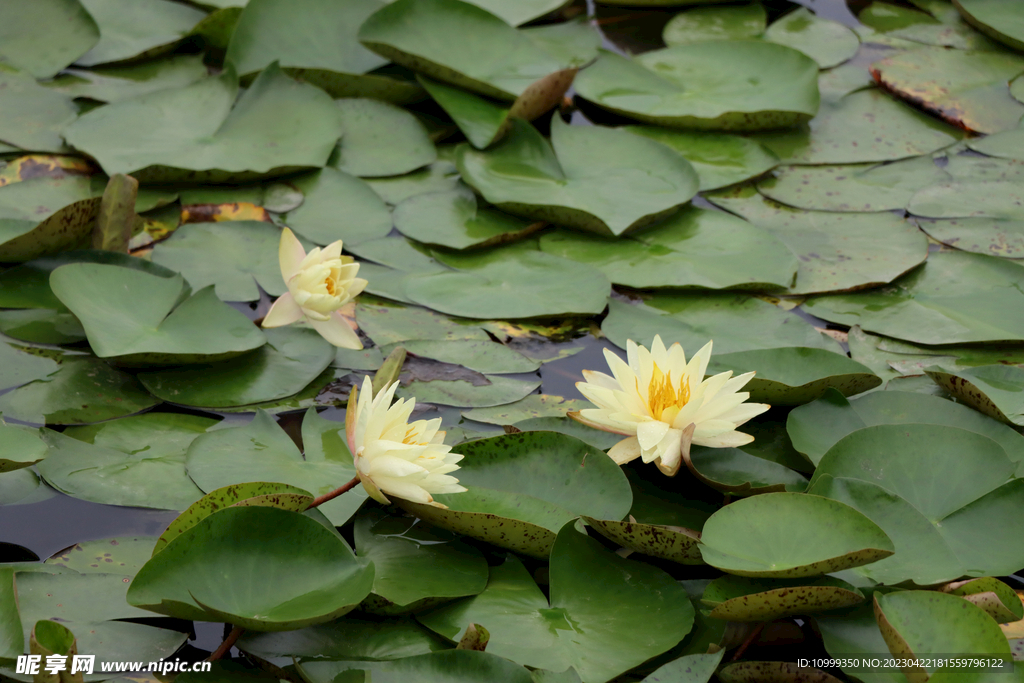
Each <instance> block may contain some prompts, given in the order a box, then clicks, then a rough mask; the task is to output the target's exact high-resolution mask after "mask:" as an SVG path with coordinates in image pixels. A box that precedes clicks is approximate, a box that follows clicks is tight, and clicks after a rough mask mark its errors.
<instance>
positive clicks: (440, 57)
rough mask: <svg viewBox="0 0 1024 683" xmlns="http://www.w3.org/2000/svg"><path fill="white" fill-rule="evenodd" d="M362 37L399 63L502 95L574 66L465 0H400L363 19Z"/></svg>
mask: <svg viewBox="0 0 1024 683" xmlns="http://www.w3.org/2000/svg"><path fill="white" fill-rule="evenodd" d="M452 35H458V36H461V39H460V40H457V41H453V40H451V39H450V38H451V36H452ZM359 40H360V42H362V43H363V45H365V46H366V47H368V48H370V49H371V50H373V51H374V52H376V53H377V54H380V55H382V56H384V57H386V58H387V59H390V60H391V61H393V62H395V63H396V64H400V65H402V66H404V67H407V68H409V69H412V70H413V71H417V72H422V73H424V74H426V75H427V76H429V77H431V78H434V79H436V80H439V81H443V82H445V83H449V84H451V85H454V86H457V87H460V88H464V89H466V90H470V91H472V92H475V93H479V94H480V95H484V96H487V97H493V98H496V99H499V100H508V101H512V100H514V99H516V97H517V96H518V95H520V94H521V93H522V92H523V91H524V90H526V89H527V88H528V87H529V86H530V85H531V84H532V83H534V82H536V81H538V80H540V79H541V78H543V77H544V76H547V75H548V74H551V73H554V72H556V71H561V70H562V69H565V68H567V67H569V66H572V65H571V64H567V63H563V62H562V60H560V59H559V55H552V54H549V53H548V52H547V51H546V50H544V49H543V48H542V47H541V46H540V45H538V44H537V43H536V42H534V41H533V40H531V39H530V37H529V36H528V34H526V33H524V32H521V31H518V30H516V29H514V28H512V27H511V26H509V25H508V24H506V23H505V22H504V21H503V20H502V19H500V18H499V17H497V16H495V15H493V14H491V13H490V12H488V11H487V10H485V9H481V8H480V7H477V6H475V5H471V4H469V3H466V2H461V1H460V0H398V1H397V2H393V3H391V4H389V5H387V6H385V7H383V8H382V9H380V10H378V11H377V12H376V13H374V14H373V15H371V16H370V17H369V18H368V19H367V20H366V21H365V22H363V25H362V26H361V27H360V29H359Z"/></svg>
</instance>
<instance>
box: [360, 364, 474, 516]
mask: <svg viewBox="0 0 1024 683" xmlns="http://www.w3.org/2000/svg"><path fill="white" fill-rule="evenodd" d="M397 388H398V382H394V383H392V384H391V386H390V387H388V388H387V389H384V390H382V391H381V392H380V393H379V394H377V396H374V395H373V384H372V382H371V381H370V378H369V377H365V378H363V387H362V390H361V391H359V392H358V395H357V397H356V399H355V401H353V400H352V399H349V408H348V414H347V415H346V416H345V432H346V436H347V437H348V446H349V449H350V450H351V451H352V455H353V456H354V458H355V465H356V473H357V474H358V475H359V481H360V482H362V484H363V487H364V488H365V489H366V492H367V493H369V494H370V497H371V498H373V499H374V500H376V501H379V502H381V503H384V504H388V503H390V502H391V501H389V500H388V499H387V497H386V496H395V497H396V498H403V499H405V500H409V501H412V502H414V503H425V504H428V505H433V506H434V507H439V508H444V507H447V506H445V505H442V504H441V503H438V502H435V501H434V498H433V496H431V494H433V493H460V492H462V491H465V490H466V488H465V487H464V486H460V485H459V480H458V479H456V478H455V477H453V476H450V475H449V474H448V473H449V472H454V471H455V470H457V469H459V466H458V465H456V464H455V463H457V462H458V461H460V460H462V457H463V456H461V455H459V454H458V453H452V452H451V450H452V447H451V446H446V445H445V444H444V443H443V440H444V435H445V433H444V432H441V431H438V427H440V426H441V418H436V419H433V420H417V421H416V422H413V423H412V424H409V416H410V415H411V414H412V410H413V408H414V407H415V406H416V400H415V399H399V400H398V401H396V402H395V404H394V405H391V401H392V399H393V398H394V396H395V389H397ZM352 391H353V393H354V394H355V393H356V389H355V387H353V388H352Z"/></svg>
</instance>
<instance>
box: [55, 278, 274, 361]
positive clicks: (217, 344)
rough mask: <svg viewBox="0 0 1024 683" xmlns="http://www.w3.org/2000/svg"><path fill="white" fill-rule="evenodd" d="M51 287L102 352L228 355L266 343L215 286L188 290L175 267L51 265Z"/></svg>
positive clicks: (154, 357)
mask: <svg viewBox="0 0 1024 683" xmlns="http://www.w3.org/2000/svg"><path fill="white" fill-rule="evenodd" d="M50 287H51V288H52V289H53V292H54V294H56V295H57V297H58V298H59V299H60V300H61V302H62V303H63V304H64V305H65V306H67V307H68V308H69V309H71V312H72V313H74V314H75V315H76V316H77V317H78V319H79V320H81V321H82V325H83V327H85V333H86V334H87V335H88V337H89V345H90V346H91V347H92V350H93V352H94V353H96V355H97V356H99V357H100V358H115V359H116V360H118V361H119V362H123V363H136V364H139V363H141V364H143V365H148V364H180V363H201V362H210V361H214V360H221V359H226V358H232V357H234V356H237V355H240V354H242V353H245V352H246V351H251V350H253V349H256V348H258V347H260V346H262V345H263V344H265V343H266V341H267V338H266V336H265V335H264V334H263V333H262V332H261V331H260V330H259V329H257V328H256V327H255V326H254V325H253V324H252V323H251V322H250V321H249V319H248V318H246V317H245V316H244V315H242V314H241V313H239V312H237V311H235V310H234V309H232V308H231V307H229V306H228V305H227V304H225V303H223V302H221V301H220V300H219V299H217V297H216V296H215V295H214V293H213V288H212V287H207V288H206V289H203V290H202V291H200V292H198V293H196V294H192V292H191V289H190V288H189V286H188V285H187V284H185V282H184V280H183V279H182V277H181V276H180V275H178V276H175V277H170V278H168V277H160V276H158V275H150V274H149V273H145V272H142V271H140V270H134V269H131V268H121V267H118V266H108V265H102V264H93V263H72V264H68V265H66V266H61V267H60V268H58V269H56V270H55V271H53V273H52V274H51V275H50Z"/></svg>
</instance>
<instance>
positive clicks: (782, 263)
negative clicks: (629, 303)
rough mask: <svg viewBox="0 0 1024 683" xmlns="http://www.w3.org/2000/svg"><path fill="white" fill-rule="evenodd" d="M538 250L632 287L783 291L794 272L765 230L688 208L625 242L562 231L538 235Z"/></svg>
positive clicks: (779, 245) (787, 256)
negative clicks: (596, 271) (581, 265)
mask: <svg viewBox="0 0 1024 683" xmlns="http://www.w3.org/2000/svg"><path fill="white" fill-rule="evenodd" d="M540 247H541V250H543V251H544V252H545V253H548V254H554V255H556V256H561V257H563V258H568V259H572V260H573V261H580V262H582V263H586V264H588V265H592V266H594V267H595V268H597V269H598V270H600V271H601V272H603V273H604V274H605V275H606V276H607V277H608V279H609V280H611V281H612V282H613V283H615V284H619V285H625V286H627V287H636V288H654V287H707V288H709V289H729V288H737V289H738V288H743V289H748V288H749V289H762V288H786V287H788V286H789V285H790V284H791V283H792V281H793V277H794V275H795V273H796V269H797V262H796V258H795V257H794V256H793V254H792V252H790V250H789V248H788V247H786V245H785V244H783V243H782V242H781V241H780V240H779V239H777V238H776V237H775V236H774V235H772V234H771V233H770V232H768V231H767V230H764V229H762V228H758V227H756V226H754V225H751V224H750V223H748V222H747V221H745V220H743V219H741V218H737V217H735V216H731V215H729V214H727V213H724V212H722V211H710V210H707V209H698V208H696V207H692V206H689V207H686V208H684V209H682V210H681V211H679V212H677V213H676V214H675V215H673V216H670V217H668V218H666V219H665V220H663V221H661V222H659V223H657V224H655V225H653V226H651V227H650V228H648V229H646V230H642V231H640V232H637V233H633V234H631V235H630V236H629V238H626V239H621V238H620V239H617V240H610V239H605V238H602V237H597V236H589V235H583V234H579V233H573V232H569V231H565V230H562V231H558V232H549V233H547V234H545V235H544V236H543V237H541V240H540Z"/></svg>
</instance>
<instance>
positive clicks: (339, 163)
mask: <svg viewBox="0 0 1024 683" xmlns="http://www.w3.org/2000/svg"><path fill="white" fill-rule="evenodd" d="M335 103H336V104H337V105H338V108H339V109H340V110H341V128H342V135H341V142H339V143H338V148H337V149H336V150H335V152H334V154H333V155H332V157H331V160H330V161H329V162H328V164H329V165H330V166H332V167H333V168H336V169H338V170H339V171H344V172H345V173H350V174H352V175H354V176H360V177H375V176H393V175H401V174H403V173H409V172H411V171H415V170H416V169H418V168H421V167H423V166H426V165H427V164H431V163H433V162H434V161H435V160H437V150H435V149H434V143H432V142H431V141H430V137H429V136H428V135H427V129H426V128H425V127H424V126H423V124H422V123H420V121H419V119H417V118H416V117H415V116H413V115H412V114H410V113H409V112H407V111H405V110H404V109H401V108H399V107H396V106H395V105H393V104H388V103H387V102H380V101H377V100H370V99H341V100H336V101H335Z"/></svg>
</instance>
